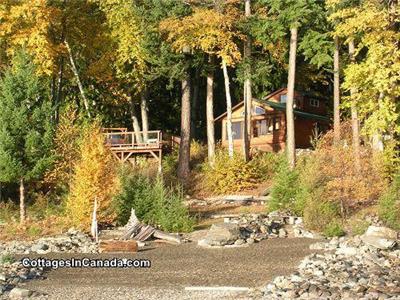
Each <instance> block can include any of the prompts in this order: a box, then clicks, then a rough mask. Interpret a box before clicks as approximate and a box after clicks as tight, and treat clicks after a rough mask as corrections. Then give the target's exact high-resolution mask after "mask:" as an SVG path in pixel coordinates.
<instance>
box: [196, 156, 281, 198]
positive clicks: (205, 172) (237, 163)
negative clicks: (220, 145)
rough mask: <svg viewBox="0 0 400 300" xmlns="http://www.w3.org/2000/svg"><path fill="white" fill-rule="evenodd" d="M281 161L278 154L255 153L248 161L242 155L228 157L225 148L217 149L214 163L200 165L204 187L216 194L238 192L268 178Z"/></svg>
mask: <svg viewBox="0 0 400 300" xmlns="http://www.w3.org/2000/svg"><path fill="white" fill-rule="evenodd" d="M281 162H282V156H281V155H280V154H274V153H265V154H257V155H255V156H254V158H253V159H252V160H251V161H250V162H246V161H245V160H244V158H243V157H242V155H240V154H235V155H234V156H233V158H230V157H229V155H228V153H227V152H226V151H225V150H218V151H217V152H216V155H215V164H214V166H213V167H211V166H210V165H209V164H208V162H205V163H203V165H202V171H201V172H202V176H203V184H204V187H205V188H206V189H207V190H209V191H211V192H213V193H216V194H225V193H232V192H238V191H242V190H246V189H250V188H254V187H256V186H257V184H259V183H261V182H262V181H264V180H267V179H270V178H271V177H272V176H273V174H274V173H275V172H276V170H277V169H278V168H279V165H280V164H281Z"/></svg>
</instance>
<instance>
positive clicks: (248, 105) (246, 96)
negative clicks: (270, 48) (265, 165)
mask: <svg viewBox="0 0 400 300" xmlns="http://www.w3.org/2000/svg"><path fill="white" fill-rule="evenodd" d="M245 16H246V18H249V17H250V16H251V2H250V0H245ZM243 58H244V60H246V61H247V63H248V66H247V68H246V74H245V76H246V79H245V81H244V93H243V100H244V132H243V139H244V140H243V141H244V143H243V147H244V148H243V150H244V151H243V154H244V158H245V160H246V161H248V160H249V157H250V142H251V114H252V110H253V109H252V107H253V105H252V97H253V96H252V92H251V67H250V60H251V37H250V35H247V38H246V41H245V43H244V50H243Z"/></svg>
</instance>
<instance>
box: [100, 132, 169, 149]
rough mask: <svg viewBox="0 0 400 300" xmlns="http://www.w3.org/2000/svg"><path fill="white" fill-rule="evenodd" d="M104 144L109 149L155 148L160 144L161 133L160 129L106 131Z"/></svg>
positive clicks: (159, 146)
mask: <svg viewBox="0 0 400 300" xmlns="http://www.w3.org/2000/svg"><path fill="white" fill-rule="evenodd" d="M104 135H105V136H106V144H107V145H110V147H111V149H155V148H161V146H162V133H161V131H160V130H153V131H139V132H137V133H135V132H133V131H127V132H108V133H104Z"/></svg>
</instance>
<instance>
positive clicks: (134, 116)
mask: <svg viewBox="0 0 400 300" xmlns="http://www.w3.org/2000/svg"><path fill="white" fill-rule="evenodd" d="M130 111H131V120H132V127H133V132H134V133H135V140H136V141H135V142H136V143H142V142H143V139H142V135H141V134H140V124H139V121H138V118H137V114H136V107H135V100H134V97H133V96H130Z"/></svg>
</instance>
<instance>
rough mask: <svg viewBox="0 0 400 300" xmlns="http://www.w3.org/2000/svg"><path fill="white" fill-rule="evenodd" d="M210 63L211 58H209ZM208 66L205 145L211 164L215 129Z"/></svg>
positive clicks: (210, 74) (213, 154) (211, 72)
mask: <svg viewBox="0 0 400 300" xmlns="http://www.w3.org/2000/svg"><path fill="white" fill-rule="evenodd" d="M209 62H210V64H212V59H211V58H210V59H209ZM212 67H213V66H210V71H209V72H208V74H207V96H206V117H207V147H208V162H209V164H210V165H211V166H214V164H215V130H214V70H213V69H212Z"/></svg>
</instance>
